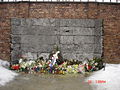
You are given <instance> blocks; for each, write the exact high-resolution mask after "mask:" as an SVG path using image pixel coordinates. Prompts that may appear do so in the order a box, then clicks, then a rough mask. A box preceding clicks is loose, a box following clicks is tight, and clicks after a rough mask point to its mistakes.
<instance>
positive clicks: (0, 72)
mask: <svg viewBox="0 0 120 90" xmlns="http://www.w3.org/2000/svg"><path fill="white" fill-rule="evenodd" d="M9 65H10V64H9V62H7V61H2V60H0V86H3V85H5V84H6V83H8V82H10V81H12V80H13V79H14V78H15V76H17V75H18V74H17V73H15V72H13V71H11V70H8V69H7V68H5V67H8V66H9Z"/></svg>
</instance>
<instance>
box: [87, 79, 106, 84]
mask: <svg viewBox="0 0 120 90" xmlns="http://www.w3.org/2000/svg"><path fill="white" fill-rule="evenodd" d="M87 83H88V84H92V83H98V84H101V83H106V81H105V80H88V81H87Z"/></svg>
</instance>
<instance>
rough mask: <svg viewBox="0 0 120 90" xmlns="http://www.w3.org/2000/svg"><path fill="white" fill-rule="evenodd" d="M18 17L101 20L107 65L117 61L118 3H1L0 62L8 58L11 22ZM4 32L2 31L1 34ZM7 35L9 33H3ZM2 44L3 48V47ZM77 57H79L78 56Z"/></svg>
mask: <svg viewBox="0 0 120 90" xmlns="http://www.w3.org/2000/svg"><path fill="white" fill-rule="evenodd" d="M13 17H19V18H77V19H78V18H79V19H83V18H84V19H85V18H86V19H91V18H95V19H103V20H104V21H103V26H104V33H103V35H104V40H103V43H104V53H103V57H104V59H105V60H106V62H112V63H119V62H120V4H107V3H106V4H103V3H99V4H98V3H0V32H1V33H2V31H3V33H2V34H3V35H2V36H4V38H5V39H2V38H0V39H1V40H0V47H1V48H4V49H2V50H4V53H2V50H0V52H1V54H0V58H1V59H6V60H9V59H10V53H9V52H7V50H8V49H9V50H8V51H10V47H9V46H10V42H9V39H8V38H9V35H10V29H11V25H10V20H11V18H13ZM4 31H5V32H4ZM6 33H8V34H6ZM2 36H1V37H2ZM2 45H3V46H2ZM78 56H80V55H78Z"/></svg>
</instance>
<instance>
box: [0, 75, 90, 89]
mask: <svg viewBox="0 0 120 90" xmlns="http://www.w3.org/2000/svg"><path fill="white" fill-rule="evenodd" d="M84 79H85V77H84V76H82V75H80V74H76V75H72V74H71V75H45V74H43V75H42V74H40V75H36V74H32V75H31V74H20V75H19V76H17V77H16V79H15V80H14V81H12V82H10V83H8V84H7V85H5V86H2V87H0V90H92V89H91V87H90V85H89V84H88V83H85V82H84Z"/></svg>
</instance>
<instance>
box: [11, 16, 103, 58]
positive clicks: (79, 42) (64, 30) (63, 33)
mask: <svg viewBox="0 0 120 90" xmlns="http://www.w3.org/2000/svg"><path fill="white" fill-rule="evenodd" d="M11 25H12V46H11V48H13V50H12V56H11V58H12V60H16V59H18V58H19V56H20V55H27V56H28V57H29V58H37V57H38V56H44V57H46V58H47V57H48V55H49V52H50V51H51V50H52V48H53V45H55V44H57V45H58V46H59V48H60V50H61V51H62V54H63V57H64V58H67V59H78V60H85V59H86V58H89V59H90V58H93V57H101V55H102V20H100V19H47V18H43V19H35V18H32V19H25V18H24V19H23V18H13V19H11Z"/></svg>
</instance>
